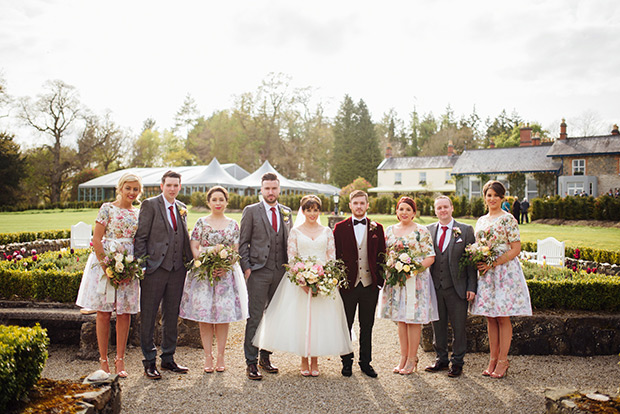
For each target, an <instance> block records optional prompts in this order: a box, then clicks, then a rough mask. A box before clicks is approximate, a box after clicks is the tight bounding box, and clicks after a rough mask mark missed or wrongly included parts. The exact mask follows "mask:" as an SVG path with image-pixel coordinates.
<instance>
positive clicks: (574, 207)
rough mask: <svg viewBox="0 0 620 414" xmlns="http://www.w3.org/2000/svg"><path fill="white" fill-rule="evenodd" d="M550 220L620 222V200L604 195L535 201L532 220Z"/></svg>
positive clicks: (538, 199) (554, 197)
mask: <svg viewBox="0 0 620 414" xmlns="http://www.w3.org/2000/svg"><path fill="white" fill-rule="evenodd" d="M550 218H557V219H565V220H592V219H594V220H609V221H620V198H617V197H610V196H608V195H604V196H600V197H597V198H594V197H574V196H568V197H564V198H561V197H560V196H553V197H549V198H546V199H542V198H537V199H534V200H533V201H532V220H538V219H550Z"/></svg>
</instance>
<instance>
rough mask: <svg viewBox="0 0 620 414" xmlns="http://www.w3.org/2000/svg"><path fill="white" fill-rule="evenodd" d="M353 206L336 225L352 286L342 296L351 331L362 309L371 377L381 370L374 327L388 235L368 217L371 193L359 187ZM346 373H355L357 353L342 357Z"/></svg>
mask: <svg viewBox="0 0 620 414" xmlns="http://www.w3.org/2000/svg"><path fill="white" fill-rule="evenodd" d="M349 207H350V208H351V212H352V213H353V217H349V218H348V219H346V220H344V221H341V222H340V223H338V224H336V227H335V228H334V241H335V243H336V258H337V259H340V260H342V261H344V264H345V266H346V267H347V279H348V281H349V286H348V288H347V289H341V290H340V295H341V296H342V302H343V304H344V311H345V313H346V315H347V323H348V325H349V332H350V331H351V327H352V326H353V321H354V320H355V311H356V309H359V316H358V320H359V324H360V357H359V365H360V369H361V370H362V372H363V373H364V374H366V375H368V376H369V377H371V378H376V377H377V373H376V372H375V370H374V369H373V367H372V366H371V365H370V361H371V360H372V327H373V325H374V323H375V309H376V307H377V299H378V298H379V287H381V286H383V269H382V267H381V264H382V263H384V262H385V256H384V255H385V237H384V235H383V227H382V226H381V224H379V223H376V222H374V221H373V222H371V221H370V220H369V219H368V218H366V211H367V210H368V194H366V193H365V192H363V191H360V190H355V191H353V192H352V193H351V195H350V202H349ZM341 358H342V375H344V376H345V377H350V376H351V375H353V368H352V366H353V353H350V354H347V355H343V356H342V357H341Z"/></svg>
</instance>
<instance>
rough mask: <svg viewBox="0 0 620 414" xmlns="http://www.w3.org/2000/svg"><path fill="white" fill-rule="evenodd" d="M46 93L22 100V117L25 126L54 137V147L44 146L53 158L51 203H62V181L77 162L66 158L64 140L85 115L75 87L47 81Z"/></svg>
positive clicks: (64, 180) (20, 105) (20, 114)
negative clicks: (81, 116) (32, 99)
mask: <svg viewBox="0 0 620 414" xmlns="http://www.w3.org/2000/svg"><path fill="white" fill-rule="evenodd" d="M44 88H45V89H46V92H45V93H43V94H40V95H39V96H38V98H37V100H36V101H34V102H32V101H31V100H30V99H29V98H22V99H21V100H20V102H19V109H20V113H19V117H20V118H21V120H22V121H23V122H24V124H25V125H27V126H30V127H32V128H34V129H36V130H37V131H39V132H41V133H43V134H46V135H48V136H50V137H51V138H52V144H44V145H43V147H44V148H46V149H47V150H48V151H49V152H50V154H51V156H52V163H51V168H50V171H49V174H50V202H52V203H56V202H58V201H60V196H61V193H62V189H63V182H66V181H67V180H66V179H67V177H68V175H69V174H70V173H71V171H73V170H74V169H75V159H74V158H73V157H67V156H65V154H66V151H64V148H65V145H64V143H63V141H65V137H66V136H67V135H68V134H69V133H70V132H71V128H72V126H73V125H74V124H75V123H76V122H77V121H78V120H79V118H80V115H81V113H82V112H83V109H82V106H81V104H80V101H79V96H78V93H77V91H76V90H75V87H73V86H71V85H67V84H66V83H64V82H63V81H61V80H53V81H47V82H46V83H45V85H44Z"/></svg>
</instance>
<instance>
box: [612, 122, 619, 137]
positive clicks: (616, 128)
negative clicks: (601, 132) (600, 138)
mask: <svg viewBox="0 0 620 414" xmlns="http://www.w3.org/2000/svg"><path fill="white" fill-rule="evenodd" d="M611 135H620V132H619V131H618V124H614V129H612V130H611Z"/></svg>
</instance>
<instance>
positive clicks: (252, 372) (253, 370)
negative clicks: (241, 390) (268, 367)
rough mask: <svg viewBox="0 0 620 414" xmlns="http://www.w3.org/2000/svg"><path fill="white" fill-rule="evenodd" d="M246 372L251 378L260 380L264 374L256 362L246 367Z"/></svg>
mask: <svg viewBox="0 0 620 414" xmlns="http://www.w3.org/2000/svg"><path fill="white" fill-rule="evenodd" d="M246 372H247V374H248V378H249V379H251V380H256V381H260V380H262V379H263V376H262V374H261V373H260V372H258V367H257V366H256V364H249V365H248V367H247V368H246Z"/></svg>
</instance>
